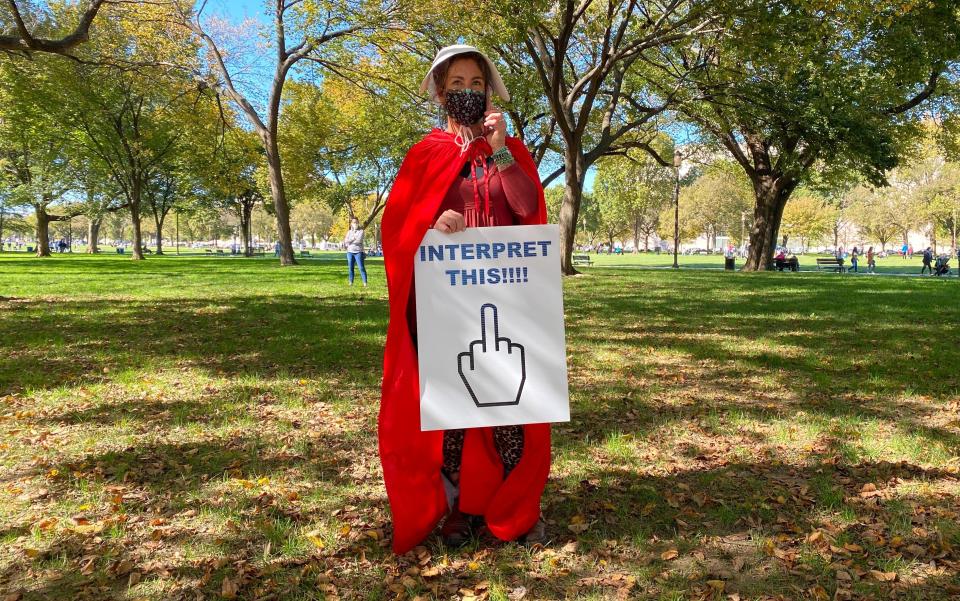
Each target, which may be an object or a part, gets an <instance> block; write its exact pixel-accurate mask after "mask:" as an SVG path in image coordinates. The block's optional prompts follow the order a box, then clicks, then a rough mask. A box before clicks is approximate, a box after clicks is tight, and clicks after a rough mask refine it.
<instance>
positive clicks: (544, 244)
mask: <svg viewBox="0 0 960 601" xmlns="http://www.w3.org/2000/svg"><path fill="white" fill-rule="evenodd" d="M537 244H539V245H540V253H541V254H542V255H543V256H544V257H546V256H547V247H548V246H550V241H549V240H540V241H539V242H537Z"/></svg>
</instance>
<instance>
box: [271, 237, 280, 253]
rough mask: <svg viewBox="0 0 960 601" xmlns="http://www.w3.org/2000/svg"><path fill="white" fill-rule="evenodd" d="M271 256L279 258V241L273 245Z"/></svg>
mask: <svg viewBox="0 0 960 601" xmlns="http://www.w3.org/2000/svg"><path fill="white" fill-rule="evenodd" d="M273 256H274V257H279V256H280V241H279V240H277V242H276V243H275V244H274V245H273Z"/></svg>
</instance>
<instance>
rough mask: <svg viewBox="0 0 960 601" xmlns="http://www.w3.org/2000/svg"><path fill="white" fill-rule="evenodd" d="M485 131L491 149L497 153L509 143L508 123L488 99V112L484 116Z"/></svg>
mask: <svg viewBox="0 0 960 601" xmlns="http://www.w3.org/2000/svg"><path fill="white" fill-rule="evenodd" d="M483 115H484V119H483V131H484V132H485V134H486V137H487V142H489V143H490V148H491V149H492V150H493V151H494V152H496V151H498V150H500V149H501V148H503V145H504V144H506V142H507V121H506V120H505V119H504V118H503V113H501V112H500V109H498V108H497V107H495V106H493V104H491V103H490V100H489V99H487V111H486V112H485V113H484V114H483Z"/></svg>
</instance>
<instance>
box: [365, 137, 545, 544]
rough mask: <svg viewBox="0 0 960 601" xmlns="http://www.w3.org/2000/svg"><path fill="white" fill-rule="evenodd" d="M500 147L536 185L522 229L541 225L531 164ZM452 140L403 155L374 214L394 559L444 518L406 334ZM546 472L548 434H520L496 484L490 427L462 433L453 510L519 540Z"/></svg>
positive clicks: (453, 169)
mask: <svg viewBox="0 0 960 601" xmlns="http://www.w3.org/2000/svg"><path fill="white" fill-rule="evenodd" d="M506 144H507V147H508V148H509V149H510V152H511V153H512V154H513V157H514V159H515V160H516V162H517V164H518V166H519V167H520V168H521V169H523V170H524V172H525V173H526V174H527V175H528V176H529V177H530V179H531V180H533V181H534V182H536V184H537V190H538V194H539V207H540V208H539V211H538V212H537V213H536V214H535V215H533V216H531V217H530V218H528V219H526V220H524V225H536V224H542V223H546V220H547V210H546V205H545V204H544V200H543V188H542V187H541V186H540V176H539V174H538V173H537V167H536V165H535V164H534V162H533V157H531V156H530V152H529V151H528V150H527V148H526V147H525V146H524V145H523V142H521V141H520V140H518V139H516V138H510V137H508V138H507V140H506ZM478 146H480V147H483V146H486V150H487V151H489V146H488V145H486V144H485V143H484V142H483V141H480V142H479V143H475V144H473V145H472V146H471V147H470V148H469V149H468V150H467V152H466V153H465V154H461V153H460V148H459V147H458V146H457V145H456V144H455V143H454V141H453V136H451V135H450V134H448V133H446V132H443V131H441V130H439V129H434V130H433V131H431V132H430V133H429V134H428V135H427V136H426V137H425V138H424V139H423V140H421V141H420V142H418V143H417V144H416V145H415V146H414V147H413V148H411V149H410V151H409V152H408V153H407V156H406V158H405V159H404V161H403V164H402V165H401V166H400V171H399V172H398V173H397V178H396V181H394V183H393V187H392V189H391V191H390V197H389V200H388V202H387V207H386V210H385V211H384V214H383V230H382V231H383V256H384V264H385V266H386V270H387V288H388V290H389V293H390V326H389V328H388V330H387V346H386V350H385V351H384V355H383V384H382V387H381V400H380V418H379V437H380V440H379V442H380V462H381V463H382V465H383V479H384V483H385V484H386V487H387V497H388V498H389V499H390V510H391V513H392V514H393V550H394V552H396V553H405V552H406V551H408V550H410V549H412V548H413V547H414V546H416V545H418V544H419V543H421V542H422V541H423V540H424V539H425V538H426V537H427V536H428V535H429V534H430V532H431V531H433V529H434V527H436V525H437V523H438V522H439V521H440V519H441V518H442V517H443V516H444V514H445V513H446V511H447V498H446V493H445V492H444V487H443V481H442V480H441V476H440V468H441V466H442V464H443V431H433V432H421V431H420V381H419V374H418V371H417V352H416V349H415V348H414V346H413V340H412V339H411V337H410V330H409V328H408V327H407V303H408V300H409V297H410V286H411V282H412V280H413V262H414V256H415V253H416V249H417V247H418V246H419V245H420V241H421V240H422V239H423V236H424V234H425V233H426V232H427V229H428V228H430V226H431V225H432V224H433V222H434V217H435V216H436V212H437V209H438V208H439V207H440V203H441V201H442V200H443V197H444V196H445V195H446V193H447V190H449V188H450V186H451V185H453V182H454V179H455V178H456V177H457V176H458V174H459V173H460V170H461V169H462V168H463V165H464V163H466V162H467V161H469V160H470V158H471V156H472V155H473V154H474V153H476V152H478ZM549 473H550V425H549V424H530V425H526V426H524V444H523V455H522V457H521V458H520V462H519V463H518V464H517V466H516V467H515V468H514V469H513V470H512V471H511V472H510V475H509V476H508V477H507V478H506V479H504V477H503V463H502V462H501V461H500V457H499V455H498V454H497V452H496V449H495V447H494V444H493V430H492V429H491V428H472V429H468V430H467V431H466V436H465V437H464V444H463V462H462V464H461V467H460V510H461V511H463V512H464V513H470V514H475V515H483V516H484V517H485V519H486V523H487V527H488V528H489V529H490V532H492V533H493V534H494V535H495V536H496V537H498V538H500V539H502V540H513V539H515V538H517V537H519V536H520V535H522V534H524V533H526V532H527V531H529V530H530V528H532V527H533V525H534V524H535V523H536V521H537V519H538V518H539V517H540V496H541V494H542V493H543V488H544V486H545V485H546V482H547V476H548V475H549Z"/></svg>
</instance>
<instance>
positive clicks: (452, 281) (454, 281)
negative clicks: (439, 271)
mask: <svg viewBox="0 0 960 601" xmlns="http://www.w3.org/2000/svg"><path fill="white" fill-rule="evenodd" d="M444 273H445V274H447V275H448V276H450V285H451V286H456V285H457V274H458V273H460V272H459V271H458V270H456V269H448V270H446V271H445V272H444Z"/></svg>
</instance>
